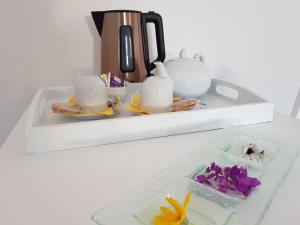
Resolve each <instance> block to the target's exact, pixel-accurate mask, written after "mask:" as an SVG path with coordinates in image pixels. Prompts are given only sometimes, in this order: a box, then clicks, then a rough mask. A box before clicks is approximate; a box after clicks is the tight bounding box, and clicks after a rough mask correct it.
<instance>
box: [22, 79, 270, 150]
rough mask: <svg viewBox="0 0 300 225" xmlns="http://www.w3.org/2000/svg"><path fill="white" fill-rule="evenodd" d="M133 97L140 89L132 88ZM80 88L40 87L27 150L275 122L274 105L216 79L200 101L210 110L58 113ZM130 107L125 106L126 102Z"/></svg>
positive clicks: (30, 118) (29, 122) (29, 125)
mask: <svg viewBox="0 0 300 225" xmlns="http://www.w3.org/2000/svg"><path fill="white" fill-rule="evenodd" d="M128 88H129V90H128V93H129V94H128V96H127V99H128V98H129V97H130V95H131V94H132V93H134V92H135V90H136V89H137V88H138V86H137V85H130V86H129V87H128ZM73 94H74V87H72V86H64V87H50V88H42V89H40V90H39V91H38V92H37V93H36V95H35V96H34V98H33V100H32V102H31V105H30V109H29V114H28V118H27V124H26V128H25V129H26V130H25V132H26V142H27V151H28V152H30V153H41V152H49V151H56V150H64V149H73V148H79V147H86V146H93V145H101V144H108V143H116V142H125V141H131V140H138V139H145V138H152V137H160V136H168V135H175V134H182V133H189V132H196V131H203V130H211V129H217V128H224V127H225V126H227V125H228V124H234V125H247V124H254V123H261V122H267V121H272V119H273V111H274V104H273V103H271V102H267V101H265V100H264V99H262V98H260V97H258V96H256V95H254V94H253V93H251V92H249V91H248V90H246V89H244V88H241V87H238V86H236V85H234V84H231V83H228V82H225V81H221V80H216V79H214V80H213V81H212V85H211V88H210V90H209V91H208V92H207V93H206V94H205V95H203V96H202V97H200V100H201V101H202V102H204V103H206V104H207V107H206V108H204V109H198V110H193V111H186V112H169V113H161V114H154V115H148V116H145V115H133V114H132V113H130V112H128V111H126V110H125V107H123V108H124V109H123V110H121V114H120V115H119V116H118V117H117V118H116V117H115V118H105V119H100V120H91V121H82V120H78V119H75V118H69V117H66V116H62V115H58V114H54V113H52V110H51V106H52V104H53V103H54V102H66V101H67V100H68V98H69V97H70V96H72V95H73ZM124 106H125V104H124Z"/></svg>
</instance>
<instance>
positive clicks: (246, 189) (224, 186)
mask: <svg viewBox="0 0 300 225" xmlns="http://www.w3.org/2000/svg"><path fill="white" fill-rule="evenodd" d="M196 181H197V182H199V183H201V184H203V183H205V184H208V185H210V186H213V187H214V188H215V189H217V190H218V191H220V192H223V193H226V192H227V190H232V191H237V192H240V193H242V194H243V195H244V196H246V197H247V196H249V195H250V194H251V192H252V189H253V188H255V187H257V186H259V185H260V184H261V182H260V181H259V180H258V179H257V178H252V177H248V172H247V169H246V168H244V167H239V166H237V165H235V166H233V167H224V168H223V169H222V168H221V167H220V166H218V165H217V164H216V163H215V162H212V163H211V164H210V167H207V168H206V170H205V173H204V174H202V175H199V176H197V177H196Z"/></svg>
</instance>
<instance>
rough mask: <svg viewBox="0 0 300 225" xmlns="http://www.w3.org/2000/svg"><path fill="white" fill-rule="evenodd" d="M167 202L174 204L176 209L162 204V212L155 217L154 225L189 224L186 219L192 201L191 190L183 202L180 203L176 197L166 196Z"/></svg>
mask: <svg viewBox="0 0 300 225" xmlns="http://www.w3.org/2000/svg"><path fill="white" fill-rule="evenodd" d="M166 200H167V202H168V203H169V204H170V205H171V206H173V208H174V210H175V211H172V210H170V209H169V208H167V207H164V206H161V207H160V210H161V212H162V214H159V215H157V216H155V217H154V218H153V221H152V223H153V224H154V225H181V224H188V222H187V219H186V214H187V208H188V205H189V203H190V201H191V192H189V193H188V194H187V195H186V197H185V201H184V203H183V206H182V205H180V204H179V203H178V202H177V201H176V200H175V199H174V198H172V197H169V196H168V197H166Z"/></svg>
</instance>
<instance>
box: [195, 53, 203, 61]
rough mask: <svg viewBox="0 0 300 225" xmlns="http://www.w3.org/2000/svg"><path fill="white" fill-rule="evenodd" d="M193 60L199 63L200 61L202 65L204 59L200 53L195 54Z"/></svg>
mask: <svg viewBox="0 0 300 225" xmlns="http://www.w3.org/2000/svg"><path fill="white" fill-rule="evenodd" d="M193 59H195V60H199V61H201V62H203V63H204V57H203V55H202V54H201V53H196V54H195V55H194V56H193Z"/></svg>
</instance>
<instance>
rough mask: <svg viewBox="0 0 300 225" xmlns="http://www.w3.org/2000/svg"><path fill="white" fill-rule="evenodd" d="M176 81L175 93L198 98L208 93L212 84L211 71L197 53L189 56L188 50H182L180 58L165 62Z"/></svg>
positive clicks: (170, 74)
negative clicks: (191, 56)
mask: <svg viewBox="0 0 300 225" xmlns="http://www.w3.org/2000/svg"><path fill="white" fill-rule="evenodd" d="M164 65H165V67H166V70H167V71H168V74H169V76H170V77H171V79H172V80H173V83H174V94H175V95H177V96H180V97H184V98H197V97H199V96H201V95H202V94H204V93H206V92H207V91H208V89H209V87H210V85H211V73H210V72H209V70H208V68H207V66H206V65H205V64H204V61H203V57H202V55H201V54H199V53H197V54H195V55H194V57H193V58H188V57H187V54H186V50H185V49H182V50H181V51H180V58H177V59H171V60H169V61H167V62H165V63H164Z"/></svg>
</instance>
